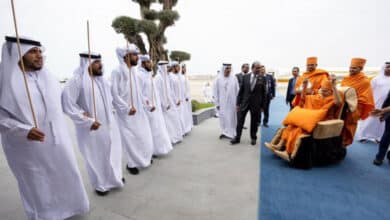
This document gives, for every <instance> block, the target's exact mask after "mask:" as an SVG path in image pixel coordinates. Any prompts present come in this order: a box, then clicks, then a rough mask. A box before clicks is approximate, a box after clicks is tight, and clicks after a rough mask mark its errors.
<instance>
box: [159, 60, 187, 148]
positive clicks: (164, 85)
mask: <svg viewBox="0 0 390 220" xmlns="http://www.w3.org/2000/svg"><path fill="white" fill-rule="evenodd" d="M164 68H165V70H166V67H159V70H158V73H157V75H156V76H155V77H154V80H155V85H156V93H157V94H158V95H159V98H160V102H161V103H160V104H161V110H162V114H163V116H164V120H165V125H166V128H167V131H168V134H169V137H170V140H171V143H172V144H177V143H179V142H181V141H182V140H183V132H182V129H181V122H180V118H179V117H178V112H177V108H175V102H174V101H173V100H174V99H173V98H172V89H171V83H170V77H169V76H168V74H167V73H166V71H164V70H163V69H164Z"/></svg>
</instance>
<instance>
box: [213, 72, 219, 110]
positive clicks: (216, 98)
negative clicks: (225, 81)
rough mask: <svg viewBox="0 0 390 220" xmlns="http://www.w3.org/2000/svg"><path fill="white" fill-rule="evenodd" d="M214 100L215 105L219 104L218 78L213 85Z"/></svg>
mask: <svg viewBox="0 0 390 220" xmlns="http://www.w3.org/2000/svg"><path fill="white" fill-rule="evenodd" d="M213 102H214V104H215V106H217V107H218V106H219V89H218V79H216V80H215V81H214V85H213Z"/></svg>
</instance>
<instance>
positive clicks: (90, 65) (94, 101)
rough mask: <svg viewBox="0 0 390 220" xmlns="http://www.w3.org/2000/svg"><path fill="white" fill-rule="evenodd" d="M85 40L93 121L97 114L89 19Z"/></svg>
mask: <svg viewBox="0 0 390 220" xmlns="http://www.w3.org/2000/svg"><path fill="white" fill-rule="evenodd" d="M87 41H88V64H89V67H88V71H89V77H90V79H91V86H92V103H93V118H94V119H95V122H97V115H96V100H95V82H94V80H93V73H92V61H91V43H90V37H89V21H88V20H87Z"/></svg>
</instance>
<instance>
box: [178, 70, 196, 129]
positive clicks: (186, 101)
mask: <svg viewBox="0 0 390 220" xmlns="http://www.w3.org/2000/svg"><path fill="white" fill-rule="evenodd" d="M180 82H181V87H182V91H183V92H182V96H183V98H182V100H183V119H184V131H185V133H186V134H188V133H190V132H191V130H192V127H193V126H194V121H193V119H192V104H191V91H190V82H189V81H188V77H187V67H186V65H185V64H182V65H181V75H180Z"/></svg>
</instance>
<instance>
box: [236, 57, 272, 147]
mask: <svg viewBox="0 0 390 220" xmlns="http://www.w3.org/2000/svg"><path fill="white" fill-rule="evenodd" d="M261 66H262V65H261V64H260V62H257V61H256V62H254V63H253V64H252V73H251V74H247V75H245V76H244V77H243V79H242V84H241V85H240V90H239V92H238V96H237V112H238V119H237V129H236V133H237V134H236V137H235V138H233V140H232V141H231V144H238V143H240V140H241V134H242V128H243V126H244V123H245V117H246V114H247V113H248V111H249V112H250V114H251V128H250V134H251V140H252V141H251V144H252V145H255V144H256V139H257V130H258V127H259V124H260V114H261V111H262V110H263V109H264V107H265V102H266V94H267V81H266V78H265V76H262V75H261V74H260V70H261Z"/></svg>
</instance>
